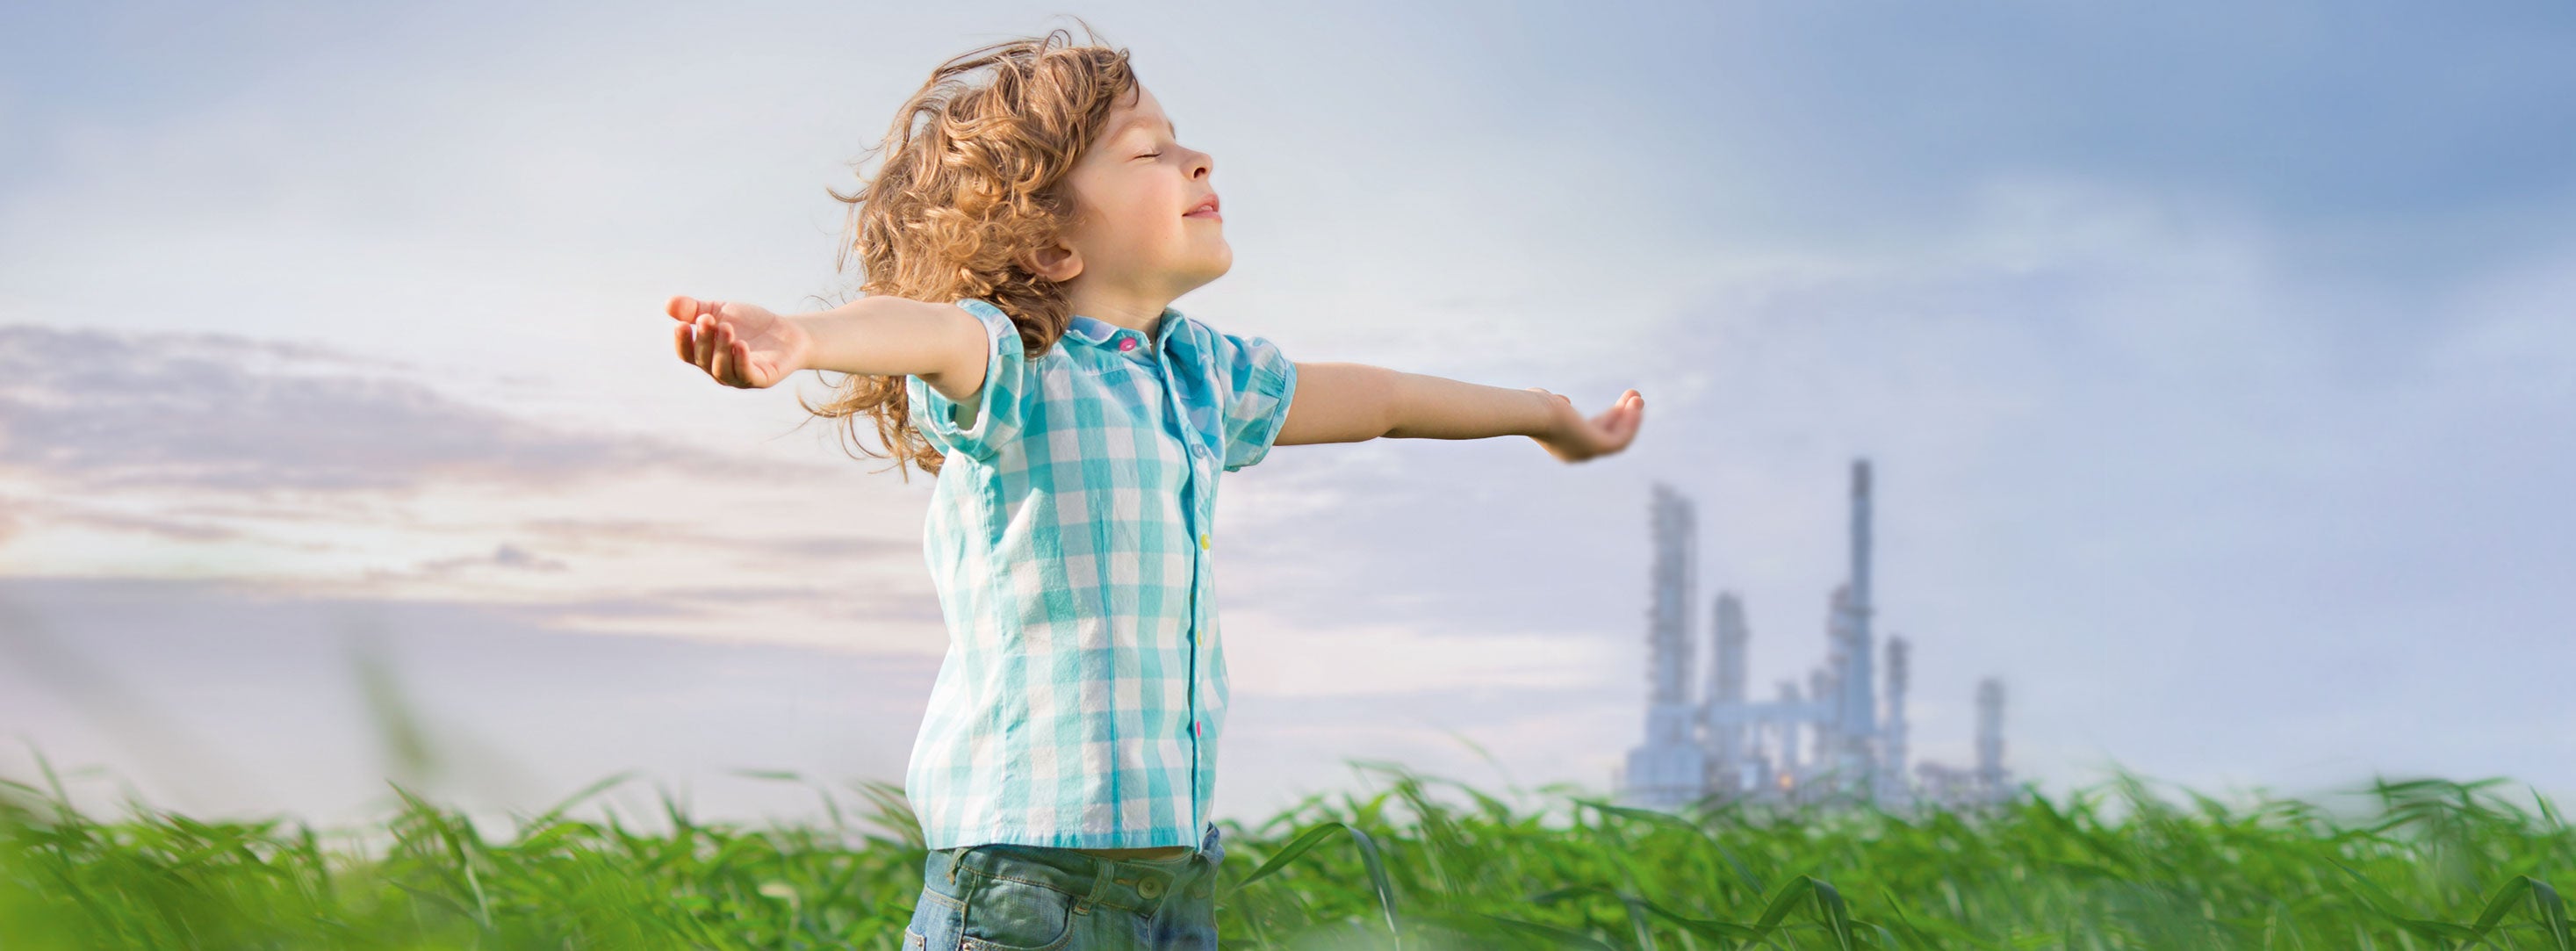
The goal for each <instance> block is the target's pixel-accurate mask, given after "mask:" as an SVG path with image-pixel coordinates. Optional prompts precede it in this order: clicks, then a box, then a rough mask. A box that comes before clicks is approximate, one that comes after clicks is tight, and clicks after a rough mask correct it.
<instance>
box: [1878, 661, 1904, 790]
mask: <svg viewBox="0 0 2576 951" xmlns="http://www.w3.org/2000/svg"><path fill="white" fill-rule="evenodd" d="M1907 649H1908V648H1907V646H1906V643H1905V639H1904V638H1902V637H1897V636H1895V635H1892V634H1891V635H1889V636H1888V638H1887V733H1886V736H1885V746H1884V748H1883V749H1882V752H1884V753H1885V754H1886V756H1885V759H1884V762H1882V763H1881V764H1880V766H1881V769H1882V773H1881V775H1882V776H1884V777H1885V778H1886V781H1887V783H1888V784H1889V785H1891V786H1893V787H1900V788H1901V787H1902V786H1903V785H1904V784H1905V687H1906V680H1907V679H1908V678H1909V676H1910V675H1909V674H1908V673H1907V672H1906V669H1905V653H1906V651H1907Z"/></svg>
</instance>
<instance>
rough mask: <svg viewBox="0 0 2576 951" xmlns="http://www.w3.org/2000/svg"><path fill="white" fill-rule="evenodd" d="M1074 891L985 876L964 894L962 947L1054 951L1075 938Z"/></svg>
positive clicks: (980, 950) (992, 950) (963, 950)
mask: <svg viewBox="0 0 2576 951" xmlns="http://www.w3.org/2000/svg"><path fill="white" fill-rule="evenodd" d="M1073 901H1074V898H1073V896H1072V895H1068V894H1065V893H1063V892H1060V891H1057V890H1055V889H1052V888H1048V887H1046V886H1043V885H1032V884H1029V883H1027V882H1022V881H1015V880H1012V879H1007V878H988V879H985V880H984V881H982V882H981V883H979V884H977V885H976V887H975V889H974V891H973V894H971V895H969V896H968V897H967V899H966V916H965V918H964V919H962V920H961V921H959V922H958V929H957V930H958V932H959V934H960V935H961V936H962V940H961V941H960V942H959V943H958V947H959V949H961V951H1052V949H1055V948H1061V947H1063V946H1064V945H1065V943H1066V942H1068V941H1071V940H1072V939H1073V926H1074V920H1073Z"/></svg>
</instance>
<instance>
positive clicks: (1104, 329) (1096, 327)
mask: <svg viewBox="0 0 2576 951" xmlns="http://www.w3.org/2000/svg"><path fill="white" fill-rule="evenodd" d="M1182 319H1183V318H1182V317H1181V312H1180V311H1177V310H1173V309H1172V308H1169V307H1165V308H1163V314H1162V317H1161V318H1159V320H1158V322H1157V323H1156V324H1155V325H1154V333H1153V338H1152V339H1153V341H1154V347H1155V348H1156V349H1161V348H1162V346H1163V343H1164V341H1166V340H1169V339H1171V336H1172V328H1174V327H1178V326H1180V325H1181V321H1182ZM1122 329H1124V328H1121V327H1119V326H1118V325H1117V324H1113V323H1110V322H1108V321H1106V320H1101V319H1098V318H1094V317H1085V316H1083V315H1081V314H1075V315H1073V320H1072V321H1071V322H1069V323H1068V324H1066V326H1065V329H1064V332H1065V336H1068V337H1073V338H1075V339H1078V340H1081V341H1082V342H1084V343H1089V344H1106V343H1108V342H1109V338H1110V337H1111V336H1113V335H1115V334H1116V333H1117V332H1118V331H1120V330H1122Z"/></svg>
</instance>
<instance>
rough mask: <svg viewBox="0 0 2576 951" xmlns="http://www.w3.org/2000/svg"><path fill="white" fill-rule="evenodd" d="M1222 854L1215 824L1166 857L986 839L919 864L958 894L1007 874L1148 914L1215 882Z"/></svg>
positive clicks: (936, 885)
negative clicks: (1193, 843) (1193, 845)
mask: <svg viewBox="0 0 2576 951" xmlns="http://www.w3.org/2000/svg"><path fill="white" fill-rule="evenodd" d="M1224 858H1225V847H1224V846H1223V845H1222V844H1221V843H1219V842H1218V841H1217V827H1216V826H1215V825H1213V824H1211V825H1209V826H1208V830H1207V835H1206V838H1205V839H1204V840H1203V841H1202V842H1200V844H1199V849H1198V851H1196V852H1193V853H1189V854H1186V855H1181V856H1177V857H1174V858H1169V859H1160V860H1156V859H1113V858H1106V857H1103V856H1097V855H1089V854H1085V853H1082V852H1077V851H1074V850H1072V849H1059V848H1049V847H1046V846H1036V845H1015V844H1011V843H988V844H984V845H969V846H960V847H958V848H953V849H937V850H933V851H932V852H931V853H930V855H929V858H928V859H927V861H926V862H925V863H924V864H923V866H922V876H923V879H924V881H926V882H927V883H928V884H929V886H930V888H931V889H932V890H934V891H937V892H940V893H941V894H945V895H948V896H950V897H961V896H962V895H963V894H964V893H965V892H966V891H967V890H968V889H970V888H972V887H973V886H974V885H976V884H979V880H980V879H1007V880H1010V881H1016V882H1023V883H1027V884H1031V885H1036V886H1039V887H1042V888H1050V889H1054V890H1056V891H1059V892H1063V893H1065V894H1067V895H1071V896H1073V898H1074V901H1075V903H1076V905H1075V907H1076V908H1082V907H1087V906H1090V905H1103V906H1107V907H1111V908H1120V909H1125V910H1127V911H1132V912H1135V913H1137V914H1139V915H1143V916H1146V917H1149V918H1150V917H1152V916H1153V914H1154V909H1155V908H1156V907H1157V906H1159V905H1161V904H1162V903H1163V902H1165V901H1169V900H1171V898H1173V897H1174V896H1176V895H1182V894H1187V895H1189V896H1190V897H1193V898H1203V897H1206V896H1208V895H1209V893H1210V892H1211V891H1212V890H1213V889H1214V888H1215V887H1216V869H1217V866H1218V864H1220V863H1221V862H1222V861H1223V860H1224Z"/></svg>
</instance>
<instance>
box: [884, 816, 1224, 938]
mask: <svg viewBox="0 0 2576 951" xmlns="http://www.w3.org/2000/svg"><path fill="white" fill-rule="evenodd" d="M1224 862H1225V846H1224V844H1223V843H1221V842H1219V841H1218V836H1217V828H1216V827H1215V826H1213V825H1211V826H1209V827H1208V830H1207V838H1206V840H1205V841H1204V842H1202V843H1201V844H1200V845H1199V848H1198V851H1195V852H1191V853H1188V854H1185V855H1181V856H1177V857H1175V858H1171V859H1162V860H1150V859H1109V858H1102V857H1100V856H1096V855H1086V854H1083V853H1081V852H1077V851H1074V850H1072V849H1058V848H1050V847H1047V846H1037V845H1008V844H987V845H970V846H961V847H959V848H954V849H935V850H932V851H931V853H930V857H929V859H928V861H926V862H925V863H924V864H923V865H922V888H921V898H920V901H919V902H918V903H916V904H915V905H914V907H913V910H912V921H911V923H910V924H907V925H905V926H904V930H903V948H904V951H1092V949H1100V951H1127V949H1131V948H1132V949H1154V951H1215V949H1216V870H1217V867H1218V866H1219V865H1222V864H1223V863H1224Z"/></svg>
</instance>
